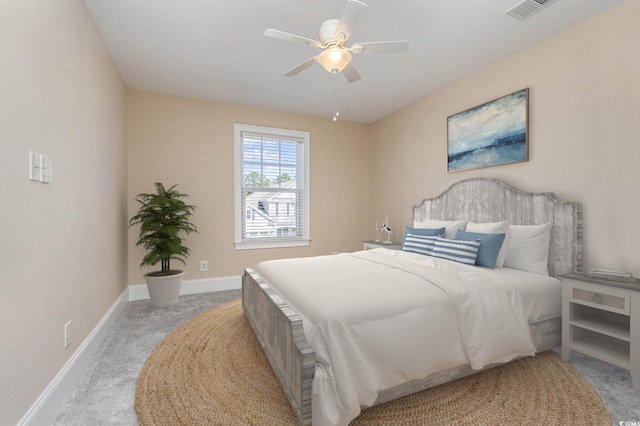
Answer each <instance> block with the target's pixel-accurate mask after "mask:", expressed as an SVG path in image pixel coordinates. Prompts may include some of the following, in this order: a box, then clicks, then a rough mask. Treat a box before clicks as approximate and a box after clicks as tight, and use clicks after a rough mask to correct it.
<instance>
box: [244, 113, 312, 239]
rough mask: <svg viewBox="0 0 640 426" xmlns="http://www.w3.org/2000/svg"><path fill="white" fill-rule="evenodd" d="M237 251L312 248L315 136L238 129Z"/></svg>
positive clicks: (289, 132)
mask: <svg viewBox="0 0 640 426" xmlns="http://www.w3.org/2000/svg"><path fill="white" fill-rule="evenodd" d="M234 140H235V176H234V180H235V186H234V189H235V212H236V214H235V218H236V219H235V246H236V249H254V248H269V247H292V246H306V245H309V133H308V132H300V131H296V130H286V129H275V128H270V127H258V126H250V125H246V124H235V125H234Z"/></svg>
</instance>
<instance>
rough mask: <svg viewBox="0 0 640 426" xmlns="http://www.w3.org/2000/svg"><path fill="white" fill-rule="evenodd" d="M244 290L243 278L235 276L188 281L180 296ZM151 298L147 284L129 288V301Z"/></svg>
mask: <svg viewBox="0 0 640 426" xmlns="http://www.w3.org/2000/svg"><path fill="white" fill-rule="evenodd" d="M240 288H242V276H240V275H234V276H230V277H218V278H202V279H199V280H186V281H183V282H182V286H181V287H180V295H181V296H184V295H187V294H199V293H210V292H214V291H224V290H239V289H240ZM148 298H149V291H148V290H147V285H146V284H136V285H130V286H129V301H130V302H133V301H135V300H146V299H148Z"/></svg>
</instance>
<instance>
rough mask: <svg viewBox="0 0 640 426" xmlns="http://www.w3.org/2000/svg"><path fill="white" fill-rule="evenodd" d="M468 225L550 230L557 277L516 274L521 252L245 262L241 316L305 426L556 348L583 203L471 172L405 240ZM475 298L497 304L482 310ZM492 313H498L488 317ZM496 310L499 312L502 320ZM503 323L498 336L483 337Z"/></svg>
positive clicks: (577, 254)
mask: <svg viewBox="0 0 640 426" xmlns="http://www.w3.org/2000/svg"><path fill="white" fill-rule="evenodd" d="M462 221H465V224H464V226H463V229H462V231H464V230H466V229H471V230H472V231H473V230H474V229H475V230H476V231H482V230H487V229H486V228H483V226H484V225H485V224H502V225H501V226H503V227H504V226H505V225H504V224H505V222H506V221H508V222H507V224H508V225H506V226H507V227H508V229H509V232H506V233H505V234H510V235H511V236H512V237H513V238H514V239H513V241H514V247H515V244H516V243H515V241H517V238H516V237H517V236H518V235H519V234H518V232H522V231H523V230H527V232H529V229H530V228H531V229H538V228H541V229H542V228H544V229H546V230H547V234H546V235H547V241H546V243H547V246H546V249H545V254H546V259H545V262H544V269H545V272H547V271H548V275H547V274H546V273H540V269H539V268H540V267H541V266H540V265H534V266H533V269H531V270H520V269H518V268H520V266H519V264H518V261H519V260H522V259H518V257H517V256H515V255H514V256H512V260H509V259H510V258H509V257H507V258H506V260H504V259H503V261H504V262H505V264H504V267H497V268H495V269H491V268H486V267H478V266H471V265H466V264H463V263H461V262H458V261H455V262H453V261H450V260H447V259H443V258H438V257H434V256H425V255H424V254H422V253H418V252H416V251H405V250H401V251H397V250H388V249H375V250H369V251H362V252H356V253H351V254H349V253H344V254H340V255H334V256H318V257H313V258H300V259H285V260H280V261H269V262H263V263H261V264H260V265H258V266H257V267H256V269H255V270H254V269H246V270H245V273H244V275H243V283H242V304H243V310H244V313H245V316H246V317H247V319H248V321H249V323H250V324H251V327H252V328H253V330H254V332H255V334H256V336H257V338H258V340H259V342H260V344H261V346H262V347H263V349H264V352H265V354H266V356H267V358H268V359H269V362H270V364H271V366H272V368H273V370H274V372H275V374H276V376H277V378H278V380H279V381H280V383H281V385H282V388H283V390H284V392H285V394H286V395H287V398H288V399H289V402H290V403H291V406H292V408H293V410H294V412H295V414H296V416H297V418H298V422H299V423H300V424H302V425H309V424H312V421H313V423H314V424H348V422H349V421H350V420H351V419H353V418H354V417H355V416H357V415H358V413H359V412H360V409H361V408H362V407H367V406H372V405H376V404H380V403H383V402H386V401H389V400H392V399H395V398H399V397H401V396H404V395H408V394H410V393H413V392H417V391H420V390H423V389H427V388H430V387H433V386H437V385H439V384H442V383H445V382H448V381H451V380H455V379H457V378H460V377H464V376H467V375H469V374H474V373H476V372H478V371H482V370H484V369H487V368H491V367H494V366H496V365H499V364H501V363H504V362H508V361H510V360H513V359H517V358H519V357H522V356H529V355H533V354H534V353H536V352H541V351H544V350H547V349H550V348H552V347H554V346H557V345H558V344H560V285H559V281H558V280H557V279H556V278H555V277H556V276H558V275H560V274H564V273H568V272H573V271H577V270H579V269H580V268H581V258H582V213H581V205H580V203H577V202H566V201H561V200H559V199H557V198H556V197H555V195H554V194H553V193H527V192H523V191H520V190H518V189H516V188H514V187H512V186H510V185H508V184H505V183H503V182H501V181H498V180H495V179H486V178H474V179H466V180H462V181H460V182H458V183H455V184H454V185H452V186H451V187H450V188H448V189H447V190H446V191H444V192H443V193H442V194H441V195H439V196H437V197H435V198H430V199H425V200H424V201H423V202H422V203H421V204H420V205H418V206H415V207H414V208H413V223H412V228H409V229H408V230H407V235H408V236H409V237H410V236H411V234H410V233H409V232H410V231H409V230H413V231H415V230H416V229H422V230H430V229H433V227H434V226H436V225H446V226H444V227H443V228H444V230H445V233H443V234H441V235H440V236H437V237H433V238H435V239H438V238H440V240H438V244H439V243H440V242H442V241H445V242H446V241H449V240H448V238H453V236H454V235H453V234H452V232H454V231H455V226H453V225H452V224H455V223H456V222H462ZM470 225H473V226H475V228H473V227H472V226H470ZM452 226H453V228H452ZM438 227H439V226H438ZM413 231H411V232H413ZM516 231H517V232H516ZM415 232H418V231H415ZM439 232H442V228H441V229H440V230H439ZM493 233H495V232H493ZM482 235H486V234H482ZM430 238H431V237H430ZM433 238H431V239H433ZM471 240H472V239H471ZM471 240H470V241H471ZM527 241H528V240H527ZM504 242H505V243H506V242H507V237H506V235H504ZM472 244H473V243H472V242H470V243H469V245H472ZM409 246H410V244H409V242H407V244H406V247H409ZM505 247H506V244H505ZM408 250H409V249H408ZM500 254H502V253H500ZM508 254H509V253H507V255H508ZM538 257H540V256H539V255H538ZM509 262H510V263H509ZM528 265H529V264H527V266H526V267H524V269H529V266H528ZM509 266H512V267H509ZM532 271H533V272H532ZM531 280H533V281H531ZM425 282H427V283H428V284H429V285H425V284H424V283H425ZM385 283H386V284H385ZM389 283H391V284H389ZM470 283H471V285H470ZM478 283H480V284H481V285H478ZM314 288H315V289H316V291H317V292H318V293H316V294H314V293H312V292H313V289H314ZM463 288H466V289H467V290H469V291H467V290H465V291H464V292H462V291H461V290H460V289H463ZM478 288H482V289H485V288H486V289H487V291H486V292H484V290H483V291H482V292H480V291H477V290H476V289H478ZM538 289H545V290H544V291H543V290H538ZM473 298H479V299H481V301H482V300H484V302H482V303H486V304H487V305H486V306H487V307H490V308H489V309H487V307H485V308H483V309H475V308H473V306H475V305H473V304H472V303H477V302H476V301H474V300H475V299H473ZM323 299H324V300H325V303H321V302H322V300H323ZM447 301H448V302H447ZM505 306H508V307H509V308H508V309H504V308H503V307H505ZM470 307H471V308H470ZM483 310H484V311H490V312H491V315H486V318H484V316H483V315H484V314H483V313H482V312H483ZM496 312H499V313H500V315H503V316H502V317H499V316H498V317H494V315H497V314H495V313H496ZM473 315H479V319H477V320H474V319H473ZM469 317H471V318H469ZM483 321H485V322H483ZM492 322H493V323H492ZM424 324H435V326H431V327H427V326H425V325H424ZM492 324H493V325H492ZM496 324H498V325H496ZM500 324H510V326H509V329H506V328H504V329H502V328H500V327H502V326H501V325H500ZM494 326H495V327H498V328H500V330H499V332H494V331H495V330H494V331H492V332H486V331H487V330H491V327H494ZM503 341H504V342H508V343H505V344H504V345H503V343H504V342H503ZM498 342H500V344H499V345H498ZM497 346H500V347H499V348H498V347H497ZM434 348H435V349H434ZM314 379H315V380H314Z"/></svg>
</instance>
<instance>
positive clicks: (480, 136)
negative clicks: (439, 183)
mask: <svg viewBox="0 0 640 426" xmlns="http://www.w3.org/2000/svg"><path fill="white" fill-rule="evenodd" d="M528 97H529V89H528V88H527V89H522V90H520V91H518V92H515V93H512V94H510V95H507V96H503V97H501V98H499V99H496V100H494V101H491V102H487V103H485V104H482V105H478V106H477V107H474V108H471V109H468V110H466V111H463V112H460V113H458V114H455V115H452V116H450V117H448V118H447V139H448V145H447V155H448V162H447V171H449V172H457V171H461V170H468V169H477V168H480V167H490V166H497V165H500V164H507V163H517V162H520V161H527V160H528V159H529V147H528V135H527V127H528Z"/></svg>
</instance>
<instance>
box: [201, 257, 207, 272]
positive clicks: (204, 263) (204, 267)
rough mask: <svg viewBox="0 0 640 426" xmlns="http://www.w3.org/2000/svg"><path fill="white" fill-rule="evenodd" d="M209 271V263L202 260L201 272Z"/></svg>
mask: <svg viewBox="0 0 640 426" xmlns="http://www.w3.org/2000/svg"><path fill="white" fill-rule="evenodd" d="M208 270H209V262H207V261H206V260H201V261H200V271H202V272H205V271H208Z"/></svg>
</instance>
